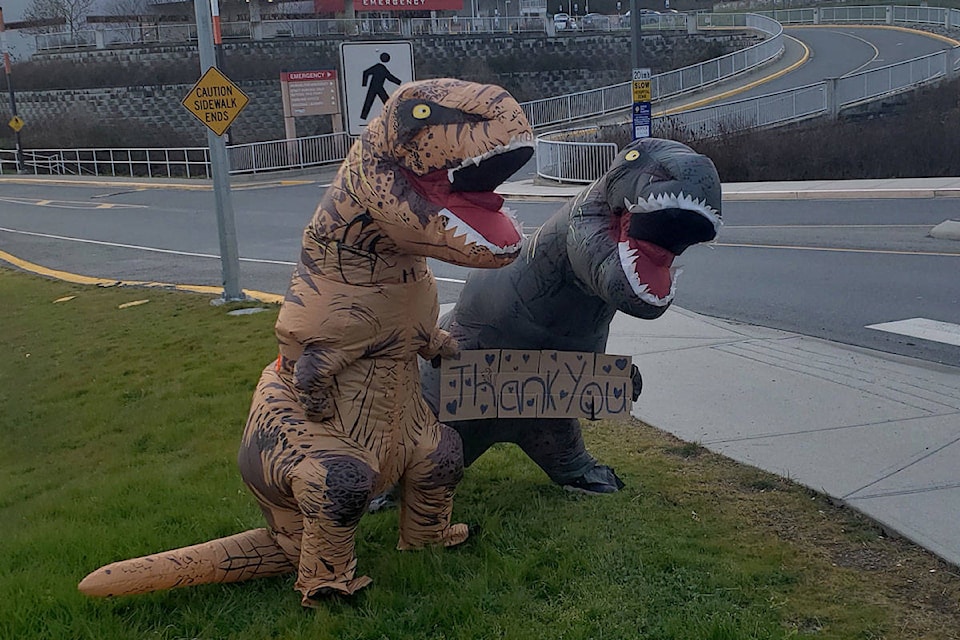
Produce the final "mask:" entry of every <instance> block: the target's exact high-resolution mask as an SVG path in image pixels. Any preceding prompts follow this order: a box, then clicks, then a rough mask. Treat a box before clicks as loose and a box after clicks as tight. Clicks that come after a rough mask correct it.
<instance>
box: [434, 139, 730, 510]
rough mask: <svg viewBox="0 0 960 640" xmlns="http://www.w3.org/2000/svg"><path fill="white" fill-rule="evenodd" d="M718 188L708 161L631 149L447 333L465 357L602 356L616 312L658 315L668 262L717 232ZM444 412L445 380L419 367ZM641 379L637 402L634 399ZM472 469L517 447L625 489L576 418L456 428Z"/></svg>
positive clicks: (456, 313) (550, 467)
mask: <svg viewBox="0 0 960 640" xmlns="http://www.w3.org/2000/svg"><path fill="white" fill-rule="evenodd" d="M720 200H721V194H720V179H719V177H718V175H717V171H716V169H715V168H714V166H713V163H712V162H711V161H710V159H709V158H707V157H705V156H702V155H700V154H697V153H695V152H694V151H693V150H692V149H690V148H689V147H687V146H686V145H683V144H681V143H679V142H674V141H672V140H661V139H655V138H648V139H642V140H638V141H636V142H634V143H632V144H630V145H629V146H627V147H626V148H625V149H624V150H623V151H621V152H620V154H619V155H618V156H617V157H616V159H615V160H614V161H613V163H612V165H611V166H610V169H609V170H608V171H607V172H606V174H605V175H604V176H603V177H601V178H600V179H599V180H597V181H596V182H595V183H593V184H592V185H591V186H590V187H588V188H587V189H585V190H584V191H583V192H581V193H580V195H579V196H577V197H576V198H575V199H574V200H573V201H572V202H570V203H569V204H567V205H566V206H564V207H563V208H562V209H561V210H560V211H558V212H557V213H556V214H555V215H554V216H552V217H551V218H550V220H548V221H547V222H546V223H545V224H544V225H543V226H542V227H541V228H540V229H539V230H538V231H537V232H536V233H535V234H534V235H533V236H532V237H531V238H528V239H527V240H526V241H525V243H524V247H523V252H522V255H521V258H520V259H518V260H517V261H516V262H514V263H513V264H511V265H510V266H508V267H505V268H504V269H499V270H497V271H491V272H474V273H472V274H471V275H470V277H469V278H468V280H467V284H466V286H464V288H463V292H462V293H461V294H460V299H459V300H458V301H457V304H456V306H455V307H454V309H453V310H452V311H451V312H450V313H448V314H446V315H444V317H443V318H441V320H440V326H441V327H443V328H444V329H447V330H449V331H450V333H451V334H452V335H453V336H454V337H455V338H456V340H457V343H458V344H459V345H460V348H462V349H557V350H562V351H593V352H603V351H604V349H605V348H606V345H607V337H608V335H609V329H610V321H611V320H612V319H613V316H614V314H615V313H616V312H617V311H618V310H619V311H622V312H624V313H626V314H629V315H631V316H635V317H638V318H646V319H654V318H658V317H659V316H660V315H661V314H663V312H664V311H666V309H667V307H668V306H669V305H670V302H671V301H672V300H673V297H674V293H675V291H676V275H677V273H676V271H675V269H674V268H673V266H672V264H673V260H674V258H675V257H676V256H678V255H680V254H681V253H683V251H684V250H685V249H686V248H688V247H689V246H691V245H693V244H696V243H700V242H707V241H710V240H712V239H713V238H714V237H715V236H716V234H717V231H718V229H719V227H720V215H721V211H720V205H721V201H720ZM421 377H422V382H423V389H424V393H425V395H426V398H427V401H428V402H429V403H430V406H431V407H432V408H433V410H434V412H436V411H437V409H438V407H439V402H438V397H439V384H440V383H439V373H438V372H437V370H436V369H433V368H431V367H421ZM639 382H640V380H639V374H637V373H635V374H634V400H636V399H637V398H636V394H638V393H639ZM449 424H450V426H452V427H453V428H455V429H456V430H457V431H458V432H459V433H460V436H461V438H462V439H463V451H464V462H465V464H466V465H470V464H471V463H472V462H473V461H474V460H476V459H477V458H478V457H479V456H480V455H481V454H483V452H484V451H486V450H487V449H488V448H490V446H491V445H492V444H494V443H496V442H513V443H516V444H518V445H519V446H520V447H521V448H522V449H523V451H524V452H525V453H526V454H527V455H528V456H530V457H531V458H532V459H533V460H534V462H536V463H537V464H538V465H539V466H540V467H541V468H542V469H543V470H544V471H546V472H547V475H548V476H550V478H551V479H552V480H553V481H554V482H557V483H558V484H562V485H566V486H571V487H574V488H579V489H583V490H586V491H590V492H595V493H608V492H612V491H617V490H618V489H620V488H622V487H623V483H622V482H621V481H620V479H619V478H618V477H617V476H616V474H615V473H614V472H613V470H612V469H611V468H610V467H607V466H603V465H600V464H598V463H597V461H596V460H595V459H594V458H593V457H592V456H591V455H590V454H589V453H587V451H586V449H585V447H584V444H583V437H582V435H581V433H580V423H579V421H578V420H577V419H575V418H534V419H517V418H495V419H487V420H469V421H462V422H451V423H449Z"/></svg>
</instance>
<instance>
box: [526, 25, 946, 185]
mask: <svg viewBox="0 0 960 640" xmlns="http://www.w3.org/2000/svg"><path fill="white" fill-rule="evenodd" d="M766 15H767V16H768V17H771V19H773V18H774V17H775V18H776V20H777V21H779V22H782V23H785V24H816V23H822V22H826V21H835V22H840V23H852V22H858V23H879V24H888V23H891V22H893V21H903V22H913V23H925V24H930V23H932V24H937V25H941V24H942V25H945V26H950V27H957V28H960V10H957V9H942V8H934V7H834V8H829V9H827V8H823V9H792V10H785V11H776V12H769V13H768V14H766ZM714 18H715V16H711V20H712V19H714ZM957 73H960V47H953V48H952V49H948V50H944V51H939V52H936V53H932V54H929V55H926V56H920V57H917V58H913V59H911V60H906V61H903V62H899V63H894V64H890V65H886V66H884V67H879V68H876V69H870V70H867V71H862V72H860V73H857V74H854V75H850V76H845V77H843V78H833V79H829V80H826V81H823V82H818V83H814V84H810V85H807V86H804V87H797V88H794V89H787V90H785V91H780V92H776V93H770V94H766V95H762V96H758V97H755V98H745V99H742V100H736V101H733V102H726V103H723V104H719V105H712V106H707V107H701V108H699V109H692V110H688V111H683V112H681V113H677V114H673V115H671V116H667V117H655V118H654V119H653V120H654V122H653V128H654V130H655V131H656V132H668V133H669V134H670V135H681V136H687V137H691V138H703V137H710V136H717V135H721V134H723V133H729V132H732V131H743V130H746V129H755V128H764V127H772V126H778V125H782V124H787V123H793V122H800V121H802V120H806V119H809V118H817V117H823V116H836V115H838V114H839V113H840V112H841V111H842V110H844V109H849V108H852V107H855V106H858V105H862V104H864V103H868V102H872V101H875V100H878V99H881V98H884V97H887V96H891V95H895V94H897V93H901V92H904V91H909V90H912V89H914V88H916V87H918V86H921V85H923V84H928V83H931V82H937V81H939V80H940V79H943V78H946V77H950V76H951V75H954V74H957ZM571 133H577V132H576V131H574V132H569V131H567V132H558V133H554V134H547V135H546V136H541V137H539V138H538V139H537V157H538V158H539V156H540V154H541V153H543V154H544V155H545V157H547V158H549V159H550V160H549V162H550V164H548V165H546V166H545V168H544V170H543V171H541V169H540V166H539V160H538V169H537V173H538V175H540V176H541V177H543V178H548V179H554V180H559V181H562V182H579V183H588V182H592V181H593V180H595V179H597V178H598V177H600V176H601V175H602V174H603V173H604V172H605V171H606V168H607V166H609V163H608V164H602V163H598V162H595V159H596V157H597V153H596V150H595V149H594V148H593V144H595V143H584V142H580V143H575V142H569V141H567V140H566V138H569V136H570V134H571ZM579 133H580V135H583V132H582V131H581V132H579ZM661 135H663V133H661ZM559 146H562V147H563V154H564V155H563V157H564V158H565V160H564V161H563V162H561V163H560V164H559V165H557V164H554V159H555V158H558V157H560V156H559V152H558V151H557V147H559ZM578 149H579V151H578ZM578 153H579V154H580V155H579V156H578ZM615 155H616V152H614V154H613V156H611V158H612V157H615ZM587 166H590V167H594V171H595V172H594V173H590V172H589V171H585V170H584V167H587Z"/></svg>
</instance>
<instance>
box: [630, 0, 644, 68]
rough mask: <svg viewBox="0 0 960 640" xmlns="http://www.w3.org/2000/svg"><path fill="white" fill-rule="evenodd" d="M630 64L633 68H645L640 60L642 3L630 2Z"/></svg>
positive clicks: (635, 0) (631, 0)
mask: <svg viewBox="0 0 960 640" xmlns="http://www.w3.org/2000/svg"><path fill="white" fill-rule="evenodd" d="M630 62H631V63H633V64H632V68H634V69H639V68H640V67H642V66H643V64H642V61H641V60H640V2H639V1H638V0H630Z"/></svg>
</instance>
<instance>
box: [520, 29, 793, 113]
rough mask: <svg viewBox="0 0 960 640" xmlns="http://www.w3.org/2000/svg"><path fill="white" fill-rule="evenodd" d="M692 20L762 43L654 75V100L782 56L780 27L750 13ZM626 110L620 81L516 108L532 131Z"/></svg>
mask: <svg viewBox="0 0 960 640" xmlns="http://www.w3.org/2000/svg"><path fill="white" fill-rule="evenodd" d="M697 18H698V21H700V22H703V25H702V26H703V28H705V29H710V28H729V27H741V28H747V29H753V30H755V31H759V32H760V33H763V34H764V35H766V36H767V38H766V39H765V40H764V41H763V42H761V43H758V44H755V45H752V46H749V47H747V48H746V49H742V50H740V51H734V52H733V53H728V54H727V55H724V56H720V57H719V58H714V59H712V60H707V61H706V62H701V63H699V64H694V65H690V66H688V67H683V68H682V69H676V70H674V71H667V72H666V73H658V74H656V75H654V76H653V77H652V78H651V79H650V91H651V96H652V99H653V100H654V101H657V100H663V99H665V98H669V97H673V96H677V95H681V94H684V93H691V92H693V91H698V90H700V89H703V88H704V87H707V86H710V85H712V84H714V83H716V82H720V81H722V80H726V79H728V78H731V77H733V76H735V75H737V74H739V73H742V72H744V71H747V70H749V69H753V68H756V67H758V66H760V65H763V64H766V63H767V62H769V61H770V60H773V59H775V58H777V57H778V56H780V55H781V54H782V52H783V27H782V26H781V25H780V23H778V22H777V21H775V20H773V19H772V18H768V17H766V16H760V15H754V14H721V15H705V14H699V15H698V16H697ZM706 18H711V20H707V19H706ZM632 105H633V96H632V93H631V83H630V82H622V83H620V84H615V85H610V86H607V87H601V88H599V89H590V90H589V91H581V92H579V93H572V94H569V95H565V96H557V97H554V98H543V99H541V100H533V101H531V102H525V103H523V105H521V106H523V110H524V111H525V112H526V114H527V119H529V120H530V124H531V125H533V127H534V128H538V127H546V126H550V125H555V124H561V123H566V122H573V121H576V120H581V119H585V118H592V117H596V116H601V115H606V114H608V113H611V112H615V111H623V110H625V109H629V108H630V107H631V106H632Z"/></svg>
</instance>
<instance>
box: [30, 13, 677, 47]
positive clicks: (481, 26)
mask: <svg viewBox="0 0 960 640" xmlns="http://www.w3.org/2000/svg"><path fill="white" fill-rule="evenodd" d="M604 17H607V16H604ZM611 17H612V18H614V19H613V20H606V21H604V22H603V23H600V22H598V23H597V24H590V25H585V24H583V23H582V22H581V23H580V24H578V26H577V27H575V28H572V29H564V30H561V31H560V32H559V34H560V35H563V34H566V33H570V34H575V33H581V32H584V31H625V30H627V29H629V27H630V25H629V23H628V22H627V21H625V20H619V19H616V16H611ZM688 19H691V20H692V19H693V16H692V15H690V14H668V15H661V16H644V18H643V24H642V25H641V29H642V30H643V31H677V30H686V29H687V20H688ZM220 29H221V34H222V36H223V38H224V39H226V40H230V39H236V40H271V39H275V38H319V37H324V36H362V35H373V36H376V35H383V36H417V35H457V34H477V33H552V31H553V21H552V19H551V18H548V17H545V16H510V17H507V16H492V17H483V18H471V17H466V16H454V17H450V18H354V19H324V18H277V17H271V16H269V15H267V16H263V19H262V20H261V21H259V22H248V21H241V22H223V23H221V25H220ZM196 39H197V26H196V25H195V24H192V23H189V22H181V23H154V24H150V23H139V22H138V23H129V24H120V25H115V26H109V27H102V28H97V29H93V28H84V29H74V30H73V31H61V32H56V33H41V34H37V35H36V36H35V38H34V41H35V43H36V47H37V50H38V51H58V50H64V49H87V48H96V49H106V48H110V47H119V46H127V45H131V44H179V43H184V42H193V41H195V40H196Z"/></svg>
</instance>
